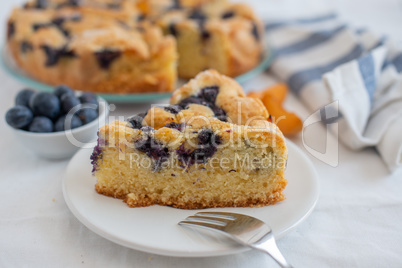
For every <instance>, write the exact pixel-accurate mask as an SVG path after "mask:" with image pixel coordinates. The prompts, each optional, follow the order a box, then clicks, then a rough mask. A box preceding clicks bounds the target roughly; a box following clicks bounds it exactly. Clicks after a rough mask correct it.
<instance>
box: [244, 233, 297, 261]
mask: <svg viewBox="0 0 402 268" xmlns="http://www.w3.org/2000/svg"><path fill="white" fill-rule="evenodd" d="M261 241H263V242H261ZM250 246H251V247H252V248H254V249H257V250H259V251H262V252H264V253H267V254H268V255H269V256H271V257H272V258H273V259H274V260H275V261H276V262H277V263H278V264H279V265H280V266H281V267H282V268H293V266H292V265H290V264H289V263H288V262H287V261H286V259H285V257H283V255H282V253H281V252H280V251H279V249H278V247H277V245H276V242H275V239H274V237H271V238H269V239H266V240H265V241H264V239H261V240H260V241H259V242H257V243H254V244H252V245H250Z"/></svg>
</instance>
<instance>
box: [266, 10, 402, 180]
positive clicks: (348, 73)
mask: <svg viewBox="0 0 402 268" xmlns="http://www.w3.org/2000/svg"><path fill="white" fill-rule="evenodd" d="M266 31H267V36H268V38H269V41H270V43H271V44H272V46H273V48H274V50H275V54H276V57H277V58H276V60H275V62H274V63H273V65H272V67H271V72H273V73H274V75H275V76H277V77H278V78H279V79H281V80H283V81H286V82H287V84H288V86H289V87H290V89H291V90H292V91H293V93H294V94H295V95H296V96H298V97H299V99H300V100H302V102H303V103H304V104H305V105H306V106H307V107H309V108H310V109H311V111H317V110H320V112H321V121H323V122H324V123H325V124H327V125H328V127H329V128H331V125H333V123H334V122H337V123H338V129H339V139H340V140H341V141H342V142H343V143H344V144H345V145H346V146H348V147H349V148H351V149H354V150H359V149H362V148H365V147H370V146H374V147H376V148H377V151H378V153H379V154H380V156H381V157H382V159H383V160H384V162H385V163H386V165H387V166H388V168H389V170H390V171H391V172H392V171H394V170H396V169H398V168H399V167H401V166H402V74H401V72H402V52H401V51H402V50H401V49H399V48H398V47H397V46H396V45H394V44H393V43H392V42H391V41H390V40H388V39H387V38H385V37H382V36H378V35H376V34H373V33H372V32H370V31H367V30H365V29H359V30H354V29H351V28H350V27H348V26H347V25H346V24H344V23H342V22H340V21H339V20H338V18H337V15H336V14H329V15H325V16H321V17H316V18H310V19H303V20H294V21H286V22H273V23H267V24H266Z"/></svg>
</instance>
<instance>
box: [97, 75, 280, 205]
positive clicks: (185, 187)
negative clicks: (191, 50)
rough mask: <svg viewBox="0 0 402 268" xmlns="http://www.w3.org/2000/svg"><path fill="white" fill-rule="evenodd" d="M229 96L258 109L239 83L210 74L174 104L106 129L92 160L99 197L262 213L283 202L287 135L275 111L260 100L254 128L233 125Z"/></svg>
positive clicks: (180, 92)
mask: <svg viewBox="0 0 402 268" xmlns="http://www.w3.org/2000/svg"><path fill="white" fill-rule="evenodd" d="M232 86H234V87H232ZM192 87H194V88H192ZM190 88H192V89H191V90H190ZM179 95H180V96H181V95H183V99H182V101H180V102H179V104H176V103H177V102H178V101H179V100H180V99H181V97H178V96H179ZM186 95H188V96H190V97H187V98H184V96H186ZM225 95H226V96H232V97H233V98H234V99H236V102H238V103H239V106H240V107H242V106H243V107H245V108H246V109H245V111H248V110H249V109H250V108H251V106H249V105H250V104H251V103H252V100H251V99H250V98H247V97H245V96H244V93H243V92H242V91H241V88H240V86H239V85H238V84H237V83H236V82H235V81H234V80H232V79H231V78H228V77H225V76H222V75H219V74H218V73H216V72H214V71H206V72H203V73H202V74H200V75H198V76H197V77H196V78H195V79H193V80H192V81H190V82H189V83H188V84H187V85H185V86H183V87H182V88H181V89H179V90H178V91H177V92H175V94H174V96H173V98H172V105H170V106H166V107H153V108H152V109H150V110H148V111H147V112H146V113H144V114H139V115H136V116H134V117H132V118H130V119H129V120H128V121H116V122H114V123H111V124H109V125H106V126H104V127H102V128H101V129H100V130H99V139H98V145H97V146H96V147H95V149H94V152H93V154H92V157H91V159H92V164H93V172H94V175H95V176H96V179H97V183H96V186H95V189H96V191H97V192H98V193H100V194H104V195H107V196H111V197H115V198H120V199H124V201H125V202H126V203H127V204H128V205H129V206H131V207H142V206H149V205H154V204H157V205H168V206H173V207H177V208H185V209H195V208H208V207H252V206H256V207H258V206H265V205H269V204H274V203H276V202H278V201H281V200H283V199H284V195H283V193H282V191H283V189H284V188H285V186H286V184H287V181H286V179H285V178H284V171H285V167H286V161H287V149H286V143H285V139H284V137H283V135H282V133H281V132H280V130H279V129H278V128H277V127H276V126H275V125H274V124H272V123H270V122H268V121H267V120H264V118H266V117H267V116H268V112H267V111H266V110H264V109H263V107H264V106H263V105H262V104H260V102H258V101H256V102H255V103H254V104H255V106H259V105H261V107H258V108H261V113H260V114H257V112H254V113H255V114H253V116H255V120H254V121H255V123H254V124H250V125H243V124H237V123H230V122H227V121H232V119H231V113H232V112H233V107H226V106H224V105H223V104H221V103H220V101H219V98H220V96H225ZM189 98H192V99H193V101H190V100H189ZM200 99H201V101H200ZM183 100H186V102H183ZM217 109H220V110H221V112H220V113H219V114H218V115H217V114H216V112H215V111H216V110H217ZM236 109H237V108H236ZM245 114H247V112H245ZM244 116H245V115H242V116H240V118H244ZM237 120H239V119H238V118H237Z"/></svg>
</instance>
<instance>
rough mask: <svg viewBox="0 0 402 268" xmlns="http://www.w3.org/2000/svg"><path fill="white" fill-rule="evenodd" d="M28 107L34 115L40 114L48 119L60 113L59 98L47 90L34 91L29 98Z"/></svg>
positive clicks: (54, 117)
mask: <svg viewBox="0 0 402 268" xmlns="http://www.w3.org/2000/svg"><path fill="white" fill-rule="evenodd" d="M29 107H30V108H31V110H32V111H33V113H34V115H42V116H46V117H48V118H50V119H56V118H57V116H58V115H59V114H60V101H59V99H58V98H57V97H56V96H55V95H53V94H51V93H47V92H39V93H35V94H34V95H33V96H32V97H31V99H30V100H29Z"/></svg>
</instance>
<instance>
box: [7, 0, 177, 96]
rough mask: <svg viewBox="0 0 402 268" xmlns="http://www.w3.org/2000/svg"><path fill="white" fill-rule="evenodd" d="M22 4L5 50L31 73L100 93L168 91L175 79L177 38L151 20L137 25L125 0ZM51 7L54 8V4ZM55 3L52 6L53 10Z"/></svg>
mask: <svg viewBox="0 0 402 268" xmlns="http://www.w3.org/2000/svg"><path fill="white" fill-rule="evenodd" d="M88 2H89V4H88V5H86V6H85V5H84V6H74V5H73V6H71V5H62V6H61V7H59V6H60V5H61V3H58V5H56V4H57V2H56V1H52V2H47V3H48V5H46V6H45V7H44V8H40V7H37V6H34V5H32V6H31V5H27V6H26V7H24V8H17V9H15V10H14V11H13V13H12V15H11V16H10V18H9V22H8V42H7V44H8V48H9V50H10V52H11V54H12V56H13V58H14V59H15V60H16V62H17V64H18V65H19V66H20V67H21V68H22V69H23V70H24V71H25V72H26V73H27V74H28V75H30V76H32V77H34V78H36V79H38V80H40V81H42V82H45V83H48V84H51V85H57V84H67V85H69V86H70V87H72V88H75V89H81V90H89V91H95V92H102V93H115V92H119V93H132V92H150V91H152V92H169V91H172V90H173V89H174V87H175V83H176V76H177V71H176V60H177V52H176V42H175V40H174V38H172V37H171V36H164V35H163V34H162V31H161V30H160V29H159V28H158V27H156V26H154V25H151V24H149V23H148V24H142V25H141V27H139V26H138V25H137V24H136V23H133V22H132V21H134V18H135V16H138V13H137V11H136V10H135V9H134V7H135V6H130V5H128V4H129V2H123V3H122V4H125V5H124V6H123V7H121V8H119V9H113V8H111V7H110V6H109V5H106V4H105V5H100V6H96V5H90V4H91V3H98V1H92V2H91V1H88ZM54 6H56V7H54ZM52 7H54V8H52Z"/></svg>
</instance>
